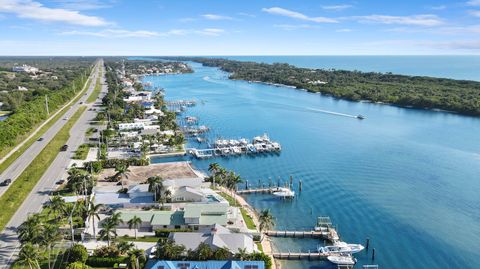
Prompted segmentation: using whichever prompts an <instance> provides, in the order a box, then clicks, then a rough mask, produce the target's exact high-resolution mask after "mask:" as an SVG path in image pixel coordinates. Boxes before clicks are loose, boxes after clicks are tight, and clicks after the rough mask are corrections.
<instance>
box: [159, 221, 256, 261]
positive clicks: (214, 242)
mask: <svg viewBox="0 0 480 269" xmlns="http://www.w3.org/2000/svg"><path fill="white" fill-rule="evenodd" d="M168 238H169V239H171V240H173V241H174V242H175V244H179V245H184V246H185V248H186V249H187V250H188V249H191V250H195V249H196V248H197V247H198V246H199V245H200V244H201V243H206V244H208V245H209V246H210V248H212V249H213V250H216V249H218V248H224V247H226V248H228V250H229V251H230V252H231V253H232V254H236V253H238V251H239V249H245V251H246V252H247V253H253V252H258V249H257V245H256V244H255V242H253V237H252V235H249V234H243V233H233V232H231V231H230V230H229V229H227V228H225V227H223V226H221V225H219V224H215V225H213V226H211V227H209V228H204V229H202V230H200V232H179V233H175V232H174V233H170V235H169V237H168Z"/></svg>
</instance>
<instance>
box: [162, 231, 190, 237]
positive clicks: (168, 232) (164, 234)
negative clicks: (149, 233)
mask: <svg viewBox="0 0 480 269" xmlns="http://www.w3.org/2000/svg"><path fill="white" fill-rule="evenodd" d="M182 232H183V233H187V232H192V229H157V230H155V237H168V236H169V235H170V233H182Z"/></svg>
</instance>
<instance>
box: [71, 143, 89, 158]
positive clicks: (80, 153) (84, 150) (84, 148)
mask: <svg viewBox="0 0 480 269" xmlns="http://www.w3.org/2000/svg"><path fill="white" fill-rule="evenodd" d="M89 151H90V145H89V144H82V145H80V147H78V149H77V150H76V151H75V155H73V159H74V160H85V159H86V158H87V155H88V152H89Z"/></svg>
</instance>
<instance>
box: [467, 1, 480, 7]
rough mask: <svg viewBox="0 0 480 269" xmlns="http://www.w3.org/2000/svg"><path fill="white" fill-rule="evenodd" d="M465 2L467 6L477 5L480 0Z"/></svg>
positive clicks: (479, 3)
mask: <svg viewBox="0 0 480 269" xmlns="http://www.w3.org/2000/svg"><path fill="white" fill-rule="evenodd" d="M466 4H467V6H473V7H477V6H480V0H471V1H468V2H467V3H466Z"/></svg>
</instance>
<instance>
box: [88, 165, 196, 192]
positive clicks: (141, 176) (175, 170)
mask: <svg viewBox="0 0 480 269" xmlns="http://www.w3.org/2000/svg"><path fill="white" fill-rule="evenodd" d="M128 169H129V170H130V172H127V173H126V174H127V178H124V179H123V184H124V185H126V186H128V185H130V184H138V183H142V182H145V181H146V180H147V178H149V177H152V176H160V177H161V178H163V179H179V178H193V177H198V175H197V174H196V173H195V171H194V170H193V168H192V167H191V166H190V163H188V162H171V163H158V164H150V165H148V166H130V167H129V168H128ZM113 175H115V169H113V168H111V169H104V170H103V171H102V172H101V173H100V174H99V175H98V176H97V186H107V185H112V182H107V181H105V178H106V177H110V176H113ZM115 184H116V182H115V183H113V185H115Z"/></svg>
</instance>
